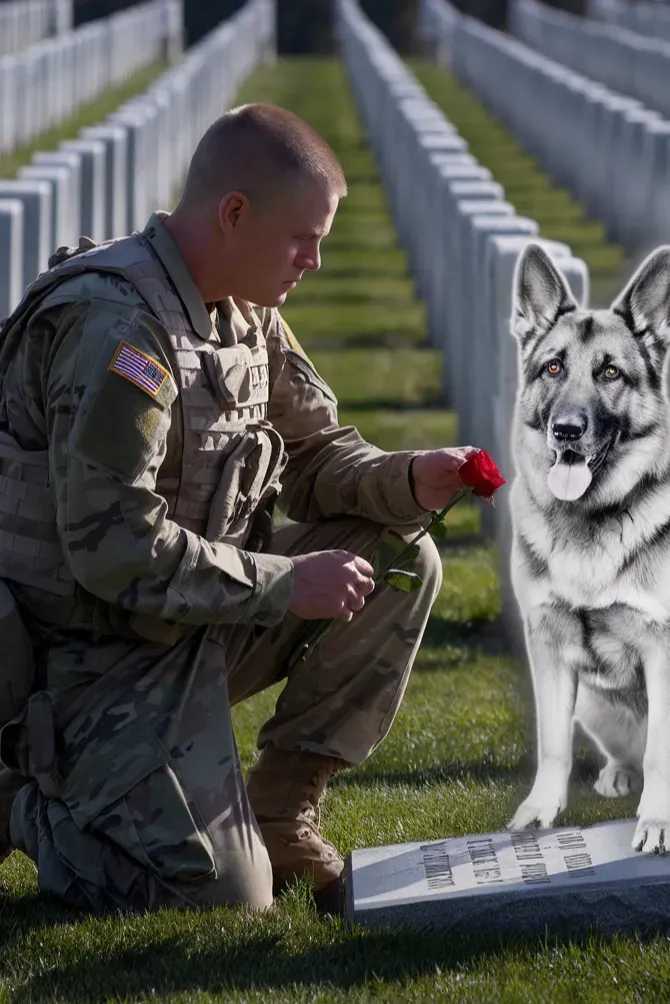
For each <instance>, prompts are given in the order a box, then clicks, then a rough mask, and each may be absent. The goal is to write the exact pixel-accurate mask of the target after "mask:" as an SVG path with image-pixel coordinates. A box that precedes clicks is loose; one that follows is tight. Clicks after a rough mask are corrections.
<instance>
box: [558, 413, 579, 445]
mask: <svg viewBox="0 0 670 1004" xmlns="http://www.w3.org/2000/svg"><path fill="white" fill-rule="evenodd" d="M586 426H587V421H586V416H583V415H562V416H561V417H560V418H558V419H555V420H554V421H553V422H552V424H551V431H552V433H553V436H554V439H556V440H558V442H559V443H570V442H574V440H575V439H581V438H582V436H583V435H584V433H585V432H586Z"/></svg>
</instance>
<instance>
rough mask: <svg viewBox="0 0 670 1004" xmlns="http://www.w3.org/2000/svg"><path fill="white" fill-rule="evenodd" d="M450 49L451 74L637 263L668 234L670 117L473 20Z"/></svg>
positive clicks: (465, 21) (465, 20) (463, 23)
mask: <svg viewBox="0 0 670 1004" xmlns="http://www.w3.org/2000/svg"><path fill="white" fill-rule="evenodd" d="M435 2H438V3H445V4H446V0H435ZM433 24H434V25H436V26H437V27H439V25H437V22H435V21H434V22H433ZM451 51H452V58H451V64H450V66H451V69H452V71H453V72H454V74H455V76H456V77H457V78H458V79H459V80H460V81H461V82H462V83H463V84H464V85H465V86H466V87H468V88H469V89H470V90H471V91H472V92H473V93H474V94H476V95H477V96H478V97H479V99H480V100H481V101H482V102H483V104H485V105H486V106H487V107H488V108H489V109H490V110H491V111H492V112H493V113H494V114H495V115H496V116H497V117H498V118H499V119H500V120H501V121H502V122H504V123H505V125H506V126H507V127H508V128H509V130H510V132H511V133H512V134H513V135H514V136H515V137H516V139H517V140H518V142H519V143H520V145H521V146H522V147H523V149H525V150H526V151H527V152H528V153H530V154H532V155H533V156H534V157H535V158H536V159H537V160H538V161H539V163H540V164H541V165H542V167H543V168H544V170H545V171H546V173H547V174H548V175H549V177H551V178H552V180H554V181H555V182H556V183H557V184H559V185H561V186H563V187H565V188H567V189H568V190H569V191H570V192H571V194H572V195H573V196H574V197H575V199H576V200H577V201H579V202H581V203H582V204H583V205H584V206H585V207H586V208H587V210H588V213H589V215H590V216H591V217H592V218H594V219H599V220H602V221H603V223H604V224H605V227H606V230H607V234H608V237H609V238H610V239H611V240H613V241H616V242H618V243H620V244H621V245H622V246H623V247H624V248H625V249H626V250H627V251H628V253H629V255H630V256H631V257H632V258H633V259H639V260H641V259H642V257H643V256H644V255H645V254H646V253H648V252H649V251H650V250H652V249H653V248H655V247H657V246H658V245H659V244H662V243H664V242H666V241H667V240H668V238H670V189H669V188H668V183H667V179H668V176H669V173H670V121H668V120H666V119H664V118H663V117H662V116H661V115H660V114H659V113H658V112H656V111H652V110H651V109H649V108H646V107H645V106H644V105H642V103H641V102H640V101H637V100H636V99H635V98H630V97H626V96H623V95H621V94H617V93H615V92H614V91H611V90H610V89H609V88H608V87H606V86H605V85H604V84H599V83H597V82H595V81H593V80H591V79H589V78H587V77H583V76H581V75H579V74H577V73H576V72H574V71H573V70H570V69H569V68H568V67H566V66H563V65H562V64H561V63H558V62H555V61H553V60H550V59H548V58H547V57H546V56H544V55H542V54H541V53H538V52H535V51H534V50H533V49H531V48H530V47H529V46H527V45H525V44H524V43H523V42H520V41H519V40H518V39H515V38H511V37H510V36H508V35H505V34H503V33H502V32H499V31H496V30H495V29H493V28H490V27H488V26H487V25H484V24H482V23H481V22H479V21H476V20H474V18H470V17H463V16H462V17H459V19H458V21H457V23H456V26H455V27H454V29H453V32H452V38H451Z"/></svg>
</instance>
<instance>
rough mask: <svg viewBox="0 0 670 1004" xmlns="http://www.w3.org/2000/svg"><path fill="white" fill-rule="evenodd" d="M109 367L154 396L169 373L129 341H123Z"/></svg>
mask: <svg viewBox="0 0 670 1004" xmlns="http://www.w3.org/2000/svg"><path fill="white" fill-rule="evenodd" d="M109 369H110V371H111V372H112V373H118V374H119V376H122V377H125V378H126V380H130V382H131V383H134V384H135V385H136V386H137V387H141V388H142V390H144V391H146V392H147V394H151V396H152V397H156V394H157V393H158V391H159V390H160V389H161V387H162V386H163V384H164V383H165V381H166V380H167V378H168V375H169V374H168V371H167V370H166V369H165V367H164V366H161V364H160V363H157V362H156V360H155V359H152V358H151V356H148V355H146V354H145V353H144V352H140V350H139V349H136V348H133V346H132V345H128V342H121V344H120V345H119V347H118V349H117V350H116V352H115V354H114V358H113V359H112V361H111V363H110V364H109Z"/></svg>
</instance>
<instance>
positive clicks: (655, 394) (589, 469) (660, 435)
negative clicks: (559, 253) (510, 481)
mask: <svg viewBox="0 0 670 1004" xmlns="http://www.w3.org/2000/svg"><path fill="white" fill-rule="evenodd" d="M669 323H670V247H666V246H663V247H660V248H658V249H657V250H656V251H654V252H653V253H652V254H650V255H649V256H648V257H647V258H646V259H645V261H644V262H643V263H642V265H641V266H640V267H639V269H638V270H637V272H636V273H635V275H634V276H633V278H632V279H631V280H630V282H629V283H628V285H627V286H626V288H625V289H624V290H623V292H622V293H621V294H620V295H619V296H618V297H617V298H616V300H615V301H614V302H613V303H612V305H611V307H610V308H609V310H587V309H584V308H582V307H580V306H579V304H578V303H577V302H576V300H575V298H574V296H573V295H572V293H571V291H570V288H569V286H568V284H567V282H566V281H565V278H564V277H563V275H562V274H561V272H560V270H559V269H558V267H557V266H556V264H555V263H554V262H553V261H552V259H551V258H550V257H549V255H547V253H546V252H545V251H544V250H543V249H542V248H541V247H540V246H539V245H537V244H532V243H531V244H529V245H527V247H526V248H525V249H524V251H523V252H522V254H521V255H520V257H519V261H518V262H517V267H516V272H515V278H514V299H513V313H512V331H513V334H514V336H515V337H516V338H517V340H518V343H519V361H520V362H519V376H518V385H519V389H518V394H517V411H516V421H515V440H516V441H515V443H514V453H515V457H516V460H517V464H518V466H519V468H520V470H521V471H522V472H524V471H525V472H526V473H527V475H533V476H534V477H538V476H540V475H539V471H538V467H540V468H541V470H542V474H541V481H542V484H543V488H542V489H541V490H540V493H541V494H542V495H543V496H544V497H545V499H546V500H547V501H549V500H552V501H553V500H554V499H560V500H561V501H562V502H564V503H565V504H572V505H575V504H578V505H580V506H582V507H583V508H586V509H593V508H600V507H604V506H610V505H616V504H617V502H618V501H620V500H621V499H622V498H623V497H624V496H625V495H626V494H627V493H628V492H630V491H631V490H632V489H633V488H635V486H636V485H637V484H639V483H640V482H641V481H642V480H643V479H645V478H648V477H653V476H654V475H656V474H658V473H660V472H661V471H662V470H663V469H664V468H665V466H666V464H667V456H668V444H669V442H670V403H669V400H668V394H667V386H666V384H667V381H666V362H667V357H668V347H669V344H670V327H669ZM536 484H538V482H536ZM538 487H539V484H538Z"/></svg>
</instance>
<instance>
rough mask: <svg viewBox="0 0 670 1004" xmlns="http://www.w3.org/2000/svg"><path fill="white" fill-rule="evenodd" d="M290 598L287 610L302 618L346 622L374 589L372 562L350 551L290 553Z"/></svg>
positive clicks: (362, 605)
mask: <svg viewBox="0 0 670 1004" xmlns="http://www.w3.org/2000/svg"><path fill="white" fill-rule="evenodd" d="M291 561H292V562H293V569H294V579H293V598H292V600H291V605H290V606H289V608H288V609H289V613H292V614H297V615H298V617H303V618H304V619H305V620H314V619H322V618H323V619H330V618H331V617H332V618H335V619H336V620H340V621H350V620H351V619H352V617H353V616H354V613H356V612H357V611H358V610H361V609H362V608H363V607H364V605H365V597H366V596H368V595H369V594H370V593H371V592H372V591H373V589H374V588H375V582H374V578H373V576H374V569H373V567H372V565H371V564H370V563H369V562H367V561H366V560H365V558H361V557H359V555H357V554H352V552H351V551H341V550H338V551H313V552H311V553H310V554H296V555H292V556H291Z"/></svg>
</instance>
